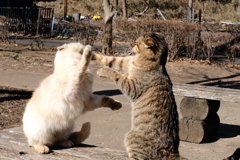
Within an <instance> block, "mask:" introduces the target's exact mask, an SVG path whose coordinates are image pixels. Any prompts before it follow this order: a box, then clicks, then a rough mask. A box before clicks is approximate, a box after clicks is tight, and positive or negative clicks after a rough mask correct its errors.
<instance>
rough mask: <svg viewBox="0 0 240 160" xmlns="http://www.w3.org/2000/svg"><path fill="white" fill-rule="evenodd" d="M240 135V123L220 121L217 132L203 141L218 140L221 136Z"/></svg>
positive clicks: (231, 136)
mask: <svg viewBox="0 0 240 160" xmlns="http://www.w3.org/2000/svg"><path fill="white" fill-rule="evenodd" d="M239 135H240V125H232V124H224V123H220V125H219V128H218V131H217V133H215V134H214V135H212V136H211V137H209V138H208V139H206V140H204V141H203V142H202V143H212V142H216V141H218V140H219V139H221V138H233V137H237V136H239Z"/></svg>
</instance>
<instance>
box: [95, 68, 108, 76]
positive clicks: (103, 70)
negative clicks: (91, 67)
mask: <svg viewBox="0 0 240 160" xmlns="http://www.w3.org/2000/svg"><path fill="white" fill-rule="evenodd" d="M108 72H109V68H101V69H99V70H97V75H98V76H100V77H106V75H107V73H108Z"/></svg>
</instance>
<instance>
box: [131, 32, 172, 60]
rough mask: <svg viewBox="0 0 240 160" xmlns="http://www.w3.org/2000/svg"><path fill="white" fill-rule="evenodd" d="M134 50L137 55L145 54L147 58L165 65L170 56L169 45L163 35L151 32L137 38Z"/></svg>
mask: <svg viewBox="0 0 240 160" xmlns="http://www.w3.org/2000/svg"><path fill="white" fill-rule="evenodd" d="M133 52H135V53H136V55H141V56H144V57H145V58H146V59H149V60H152V61H156V62H159V64H161V65H165V64H166V62H167V56H168V46H167V43H166V41H165V39H164V37H163V36H161V35H160V34H157V33H151V34H146V35H143V36H141V37H139V38H138V39H137V40H136V42H135V46H134V47H133Z"/></svg>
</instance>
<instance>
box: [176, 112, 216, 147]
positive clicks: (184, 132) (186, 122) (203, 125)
mask: <svg viewBox="0 0 240 160" xmlns="http://www.w3.org/2000/svg"><path fill="white" fill-rule="evenodd" d="M219 124H220V119H219V116H218V115H217V114H214V115H212V116H211V117H208V118H207V119H206V120H205V121H201V120H195V119H187V118H182V119H181V120H180V121H179V138H180V140H182V141H187V142H193V143H201V142H202V141H203V140H205V139H207V138H209V137H210V136H211V135H212V134H214V133H216V131H217V130H218V127H219Z"/></svg>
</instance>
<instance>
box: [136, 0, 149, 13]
mask: <svg viewBox="0 0 240 160" xmlns="http://www.w3.org/2000/svg"><path fill="white" fill-rule="evenodd" d="M144 2H145V4H146V7H145V9H144V10H143V11H142V12H141V13H137V14H135V15H136V16H140V15H143V14H144V13H145V12H147V10H148V9H149V5H150V0H144Z"/></svg>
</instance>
